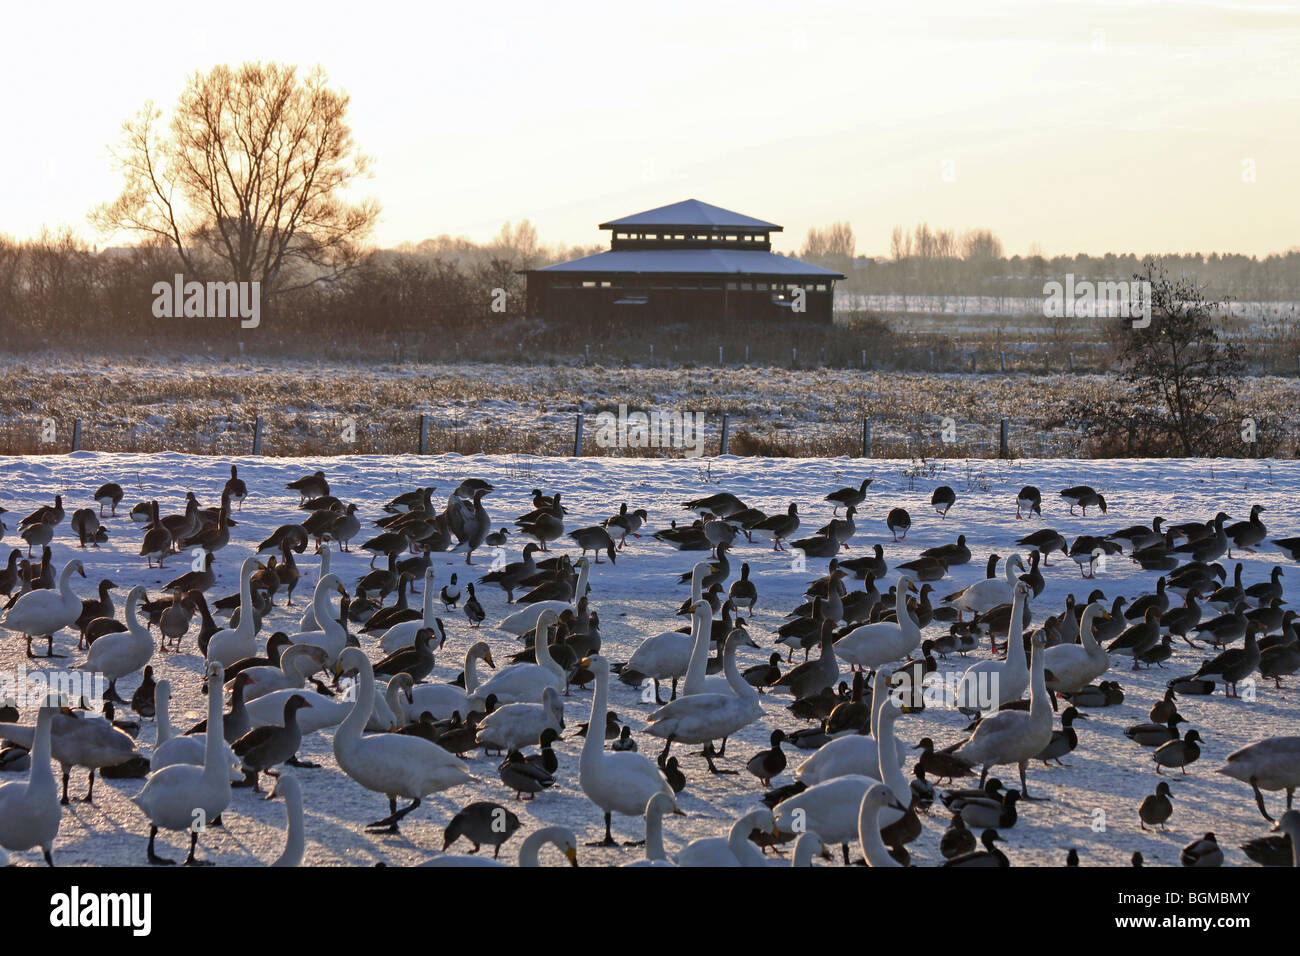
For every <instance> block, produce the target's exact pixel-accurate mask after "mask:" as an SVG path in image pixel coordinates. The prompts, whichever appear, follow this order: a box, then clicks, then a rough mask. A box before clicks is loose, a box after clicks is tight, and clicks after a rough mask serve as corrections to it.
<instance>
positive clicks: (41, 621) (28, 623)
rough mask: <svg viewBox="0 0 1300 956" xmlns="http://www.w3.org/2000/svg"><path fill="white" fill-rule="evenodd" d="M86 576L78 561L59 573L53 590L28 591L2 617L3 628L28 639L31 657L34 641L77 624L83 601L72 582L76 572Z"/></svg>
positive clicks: (28, 649)
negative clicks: (73, 588) (70, 581)
mask: <svg viewBox="0 0 1300 956" xmlns="http://www.w3.org/2000/svg"><path fill="white" fill-rule="evenodd" d="M74 572H75V573H77V574H80V575H81V576H82V577H83V578H84V577H85V576H86V569H85V568H83V567H82V566H81V562H80V561H78V560H76V559H75V558H74V559H73V560H71V561H69V562H68V563H67V564H65V565H64V566H63V570H62V571H61V572H59V583H58V586H57V587H55V588H54V589H53V590H51V589H48V588H41V589H39V590H36V591H28V592H27V593H26V594H24V595H23V596H22V597H20V598H18V600H17V601H15V602H14V604H13V606H12V607H11V608H9V610H8V611H7V612H5V615H4V617H0V627H3V628H4V629H5V630H9V631H16V632H17V633H19V634H22V635H23V636H25V637H26V638H27V652H28V654H29V655H30V654H31V646H32V638H34V637H48V638H51V639H52V638H53V635H54V634H55V633H57V632H58V631H61V630H63V628H65V627H70V626H72V624H74V623H75V622H76V620H77V618H78V617H80V616H81V598H79V597H77V595H76V594H74V593H73V591H72V586H71V585H70V583H69V579H70V578H71V577H72V575H73V573H74Z"/></svg>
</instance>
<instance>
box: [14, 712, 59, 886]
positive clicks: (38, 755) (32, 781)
mask: <svg viewBox="0 0 1300 956" xmlns="http://www.w3.org/2000/svg"><path fill="white" fill-rule="evenodd" d="M55 703H56V701H55V699H54V698H53V697H51V698H50V700H49V701H48V702H47V703H46V705H45V706H44V707H42V708H41V709H40V710H39V711H37V713H36V732H35V740H34V741H33V748H32V754H31V766H30V768H29V769H28V771H27V781H26V782H25V783H24V782H19V781H15V782H14V783H6V784H4V785H3V786H0V847H3V848H4V849H6V850H30V849H31V848H32V847H36V846H38V847H40V848H41V851H42V853H44V855H45V862H46V863H48V864H49V865H50V866H53V865H54V858H53V857H52V856H51V853H52V852H53V850H54V838H55V837H56V836H58V833H59V820H60V819H61V817H62V808H61V807H60V806H59V790H58V787H57V785H56V784H55V782H54V770H53V768H52V767H51V766H50V727H51V725H52V724H53V723H54V715H55V714H57V713H58V707H57V706H55ZM0 852H2V851H0Z"/></svg>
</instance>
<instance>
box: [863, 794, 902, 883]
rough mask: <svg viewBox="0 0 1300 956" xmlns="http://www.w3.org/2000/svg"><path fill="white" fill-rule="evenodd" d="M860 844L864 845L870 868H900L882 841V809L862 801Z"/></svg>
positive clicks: (864, 854) (864, 853)
mask: <svg viewBox="0 0 1300 956" xmlns="http://www.w3.org/2000/svg"><path fill="white" fill-rule="evenodd" d="M858 842H859V843H861V844H862V854H863V856H865V857H866V858H867V865H868V866H886V867H892V866H898V861H897V860H895V859H894V858H893V857H892V856H890V855H889V851H888V850H886V849H885V841H884V840H882V839H880V807H879V805H878V804H874V803H871V802H869V801H867V800H863V801H862V808H861V809H860V810H859V811H858Z"/></svg>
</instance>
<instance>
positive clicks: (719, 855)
mask: <svg viewBox="0 0 1300 956" xmlns="http://www.w3.org/2000/svg"><path fill="white" fill-rule="evenodd" d="M755 830H759V831H766V832H768V833H771V834H773V835H774V836H775V835H777V831H776V824H775V821H774V820H773V819H772V811H771V810H769V809H767V808H766V807H760V808H759V809H756V810H751V811H750V812H749V813H746V814H745V815H744V816H742V817H740V818H739V819H737V820H736V821H735V822H734V823H733V824H732V825H731V829H730V830H729V831H728V833H727V836H726V837H725V838H724V837H705V838H703V839H699V840H692V841H691V842H690V843H688V844H686V846H684V847H682V849H681V851H680V852H679V853H678V854H677V865H678V866H679V867H681V866H689V867H740V866H766V865H767V863H766V862H765V861H764V859H763V851H762V850H760V849H759V848H758V847H757V846H756V845H755V844H754V842H753V841H752V840H750V838H749V835H750V834H751V833H752V832H753V831H755Z"/></svg>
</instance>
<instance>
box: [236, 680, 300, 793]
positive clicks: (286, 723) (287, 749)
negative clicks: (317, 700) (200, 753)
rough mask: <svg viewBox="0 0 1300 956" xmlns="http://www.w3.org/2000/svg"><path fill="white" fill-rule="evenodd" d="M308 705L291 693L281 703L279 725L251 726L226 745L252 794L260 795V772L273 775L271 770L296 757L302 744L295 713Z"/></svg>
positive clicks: (298, 695) (298, 696) (297, 695)
mask: <svg viewBox="0 0 1300 956" xmlns="http://www.w3.org/2000/svg"><path fill="white" fill-rule="evenodd" d="M310 706H311V701H309V700H307V698H306V697H305V696H303V695H302V694H294V695H292V696H291V697H290V698H289V699H288V700H287V701H285V702H284V719H283V721H281V723H280V724H278V725H276V724H266V725H263V726H261V727H254V728H253V729H252V730H250V731H249V732H248V733H246V734H244V735H243V736H241V737H240V738H238V739H237V740H235V741H234V742H233V743H232V744H231V745H230V749H231V750H233V751H234V752H235V756H236V757H238V758H239V760H240V762H241V765H242V766H243V769H244V773H245V774H246V775H247V779H251V781H252V784H253V792H254V793H260V792H261V788H260V787H259V786H258V780H259V777H260V776H261V775H262V774H263V773H268V772H269V773H274V772H275V771H274V770H273V769H272V768H273V767H276V766H278V765H280V764H282V763H285V762H286V761H289V760H292V759H293V757H294V755H295V754H297V752H298V747H299V746H300V745H301V744H302V728H301V727H299V726H298V711H300V710H302V709H303V708H304V707H310Z"/></svg>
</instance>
